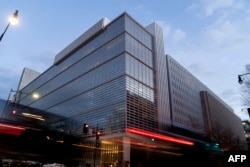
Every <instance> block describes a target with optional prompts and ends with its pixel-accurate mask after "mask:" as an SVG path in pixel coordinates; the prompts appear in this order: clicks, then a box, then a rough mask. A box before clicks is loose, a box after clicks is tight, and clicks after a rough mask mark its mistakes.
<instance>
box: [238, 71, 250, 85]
mask: <svg viewBox="0 0 250 167" xmlns="http://www.w3.org/2000/svg"><path fill="white" fill-rule="evenodd" d="M248 74H250V73H245V74H241V75H238V82H239V84H242V83H243V80H242V76H243V75H248Z"/></svg>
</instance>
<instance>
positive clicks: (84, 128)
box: [82, 124, 89, 134]
mask: <svg viewBox="0 0 250 167" xmlns="http://www.w3.org/2000/svg"><path fill="white" fill-rule="evenodd" d="M82 132H83V133H84V134H87V133H88V132H89V125H88V124H83V130H82Z"/></svg>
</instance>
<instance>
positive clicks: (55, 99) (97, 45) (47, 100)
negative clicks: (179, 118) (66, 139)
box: [19, 15, 157, 135]
mask: <svg viewBox="0 0 250 167" xmlns="http://www.w3.org/2000/svg"><path fill="white" fill-rule="evenodd" d="M152 42H153V41H152V35H151V34H150V33H149V32H147V31H146V30H145V29H144V28H143V27H141V26H140V25H139V24H138V23H137V22H135V21H134V20H133V19H132V18H131V17H129V16H128V15H123V16H121V17H118V18H117V19H115V20H114V21H112V23H111V24H109V25H108V26H106V27H105V30H104V31H103V32H102V33H100V34H98V35H97V36H95V38H94V39H93V40H90V41H89V42H87V43H85V44H84V45H82V46H81V47H79V49H78V50H76V51H74V52H73V53H72V54H71V55H69V56H67V57H66V58H65V59H64V60H63V61H60V63H57V64H55V65H53V66H52V67H51V68H49V69H48V70H47V71H45V72H44V73H43V74H41V75H40V76H39V77H38V78H36V79H35V80H34V81H33V82H32V83H30V84H29V85H28V86H26V87H25V88H24V89H23V90H22V91H23V92H28V93H31V92H36V93H38V94H39V95H40V98H39V99H37V100H34V99H32V98H31V97H30V96H27V95H21V98H20V99H19V101H20V103H21V104H23V105H27V106H29V107H32V108H37V109H39V110H43V111H46V112H48V113H53V114H56V115H58V116H63V117H65V118H67V119H68V120H71V121H73V122H74V124H73V125H72V127H70V128H69V127H67V128H66V127H65V132H66V129H71V131H70V132H68V133H75V134H76V135H81V133H82V125H83V124H84V123H88V124H89V125H90V127H91V128H92V129H93V130H94V129H95V128H96V126H97V125H98V127H100V128H101V129H103V131H104V133H105V134H109V133H115V132H124V130H125V128H126V127H140V128H144V129H156V128H157V113H156V106H155V104H156V102H155V89H154V70H153V50H152V49H153V48H152V46H153V44H152ZM63 122H64V120H58V119H54V120H53V119H50V120H46V121H44V124H45V125H47V126H48V127H50V128H55V127H57V125H58V124H65V123H63Z"/></svg>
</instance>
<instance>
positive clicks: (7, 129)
mask: <svg viewBox="0 0 250 167" xmlns="http://www.w3.org/2000/svg"><path fill="white" fill-rule="evenodd" d="M24 130H25V128H22V127H18V126H13V125H7V124H0V133H5V134H10V135H17V136H20V135H21V133H22V131H24Z"/></svg>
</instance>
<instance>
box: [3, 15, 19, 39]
mask: <svg viewBox="0 0 250 167" xmlns="http://www.w3.org/2000/svg"><path fill="white" fill-rule="evenodd" d="M17 17H18V10H16V11H15V13H14V14H13V16H12V17H11V18H10V20H9V23H8V25H7V26H6V28H5V30H4V32H3V33H2V35H1V36H0V41H2V38H3V36H4V34H5V33H6V31H7V29H8V28H9V26H10V24H16V23H17Z"/></svg>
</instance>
